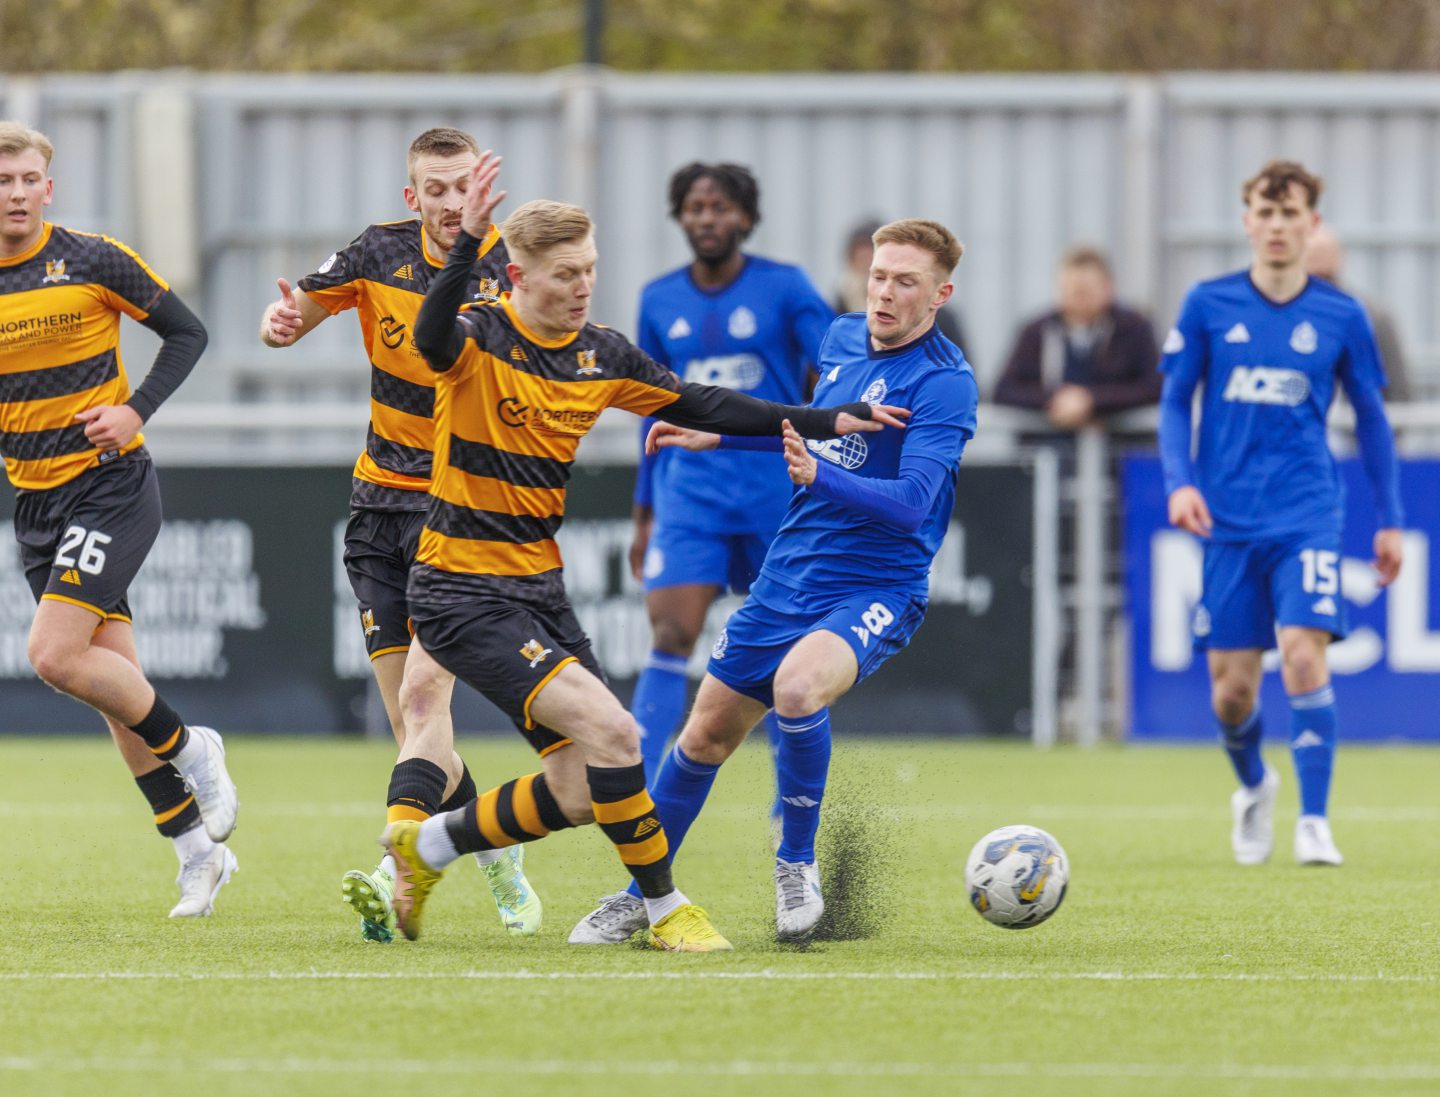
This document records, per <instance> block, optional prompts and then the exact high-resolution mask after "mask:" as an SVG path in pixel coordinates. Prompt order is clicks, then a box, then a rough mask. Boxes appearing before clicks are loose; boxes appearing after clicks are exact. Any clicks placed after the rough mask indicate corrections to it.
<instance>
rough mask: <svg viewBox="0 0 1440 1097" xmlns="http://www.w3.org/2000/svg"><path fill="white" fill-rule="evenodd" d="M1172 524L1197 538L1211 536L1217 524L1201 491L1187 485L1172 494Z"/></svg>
mask: <svg viewBox="0 0 1440 1097" xmlns="http://www.w3.org/2000/svg"><path fill="white" fill-rule="evenodd" d="M1170 524H1171V525H1172V526H1177V527H1179V528H1180V529H1183V530H1185V531H1186V532H1188V533H1193V534H1195V536H1196V537H1209V536H1210V533H1211V531H1212V530H1213V529H1214V528H1215V522H1214V519H1212V518H1211V517H1210V508H1209V507H1208V506H1206V505H1205V497H1204V496H1203V495H1201V494H1200V491H1199V489H1197V488H1193V487H1190V486H1188V485H1187V486H1186V487H1183V488H1176V489H1175V490H1174V491H1172V492H1171V493H1170Z"/></svg>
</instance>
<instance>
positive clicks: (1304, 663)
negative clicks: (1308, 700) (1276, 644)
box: [1280, 636, 1329, 690]
mask: <svg viewBox="0 0 1440 1097" xmlns="http://www.w3.org/2000/svg"><path fill="white" fill-rule="evenodd" d="M1280 659H1281V662H1282V663H1283V664H1284V668H1285V678H1286V680H1287V682H1288V683H1289V684H1290V685H1291V686H1292V687H1293V688H1298V689H1302V690H1311V689H1319V688H1320V687H1321V686H1323V685H1324V684H1325V682H1326V681H1327V679H1328V677H1329V673H1328V668H1327V667H1326V664H1325V648H1324V646H1323V645H1322V644H1321V643H1319V642H1317V641H1316V640H1314V639H1313V638H1311V637H1309V636H1305V637H1299V638H1296V639H1294V640H1290V641H1288V642H1287V643H1284V644H1283V645H1282V646H1281V651H1280Z"/></svg>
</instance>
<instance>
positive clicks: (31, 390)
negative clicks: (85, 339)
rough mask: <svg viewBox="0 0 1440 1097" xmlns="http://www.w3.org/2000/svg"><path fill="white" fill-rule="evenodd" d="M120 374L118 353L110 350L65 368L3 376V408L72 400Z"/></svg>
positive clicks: (0, 376)
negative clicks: (65, 398)
mask: <svg viewBox="0 0 1440 1097" xmlns="http://www.w3.org/2000/svg"><path fill="white" fill-rule="evenodd" d="M119 373H120V365H119V361H118V359H116V357H115V352H114V351H113V350H107V351H103V352H102V353H100V354H97V355H95V356H94V357H93V358H82V359H81V360H80V361H78V362H70V363H68V364H66V365H63V366H50V367H48V368H46V369H27V370H22V371H20V372H19V373H5V374H0V404H20V403H24V402H25V401H27V400H48V399H50V398H51V397H52V396H71V395H73V394H74V393H77V392H85V391H87V390H88V389H93V388H98V387H99V386H100V385H103V384H105V382H107V381H113V380H114V379H115V378H116V377H117V376H118V375H119Z"/></svg>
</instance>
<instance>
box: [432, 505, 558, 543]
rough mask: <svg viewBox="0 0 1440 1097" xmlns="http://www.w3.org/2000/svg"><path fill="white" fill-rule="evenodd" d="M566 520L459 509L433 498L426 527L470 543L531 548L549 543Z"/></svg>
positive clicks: (459, 507) (554, 517) (475, 509)
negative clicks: (500, 543) (479, 542)
mask: <svg viewBox="0 0 1440 1097" xmlns="http://www.w3.org/2000/svg"><path fill="white" fill-rule="evenodd" d="M561 518H562V516H561V515H559V514H552V515H550V516H549V517H546V518H536V517H533V516H531V515H522V514H501V513H500V512H499V511H494V510H480V509H478V508H476V507H462V506H456V505H455V504H454V503H447V502H445V500H443V499H440V498H437V497H435V496H431V499H430V511H429V513H428V514H427V515H426V517H425V526H426V528H428V529H432V530H434V531H435V532H436V533H442V534H444V535H445V536H446V537H460V538H464V539H465V540H468V541H500V542H503V543H506V544H511V545H529V544H533V543H535V542H536V541H549V540H552V539H553V538H554V536H555V533H556V531H557V530H559V528H560V521H561Z"/></svg>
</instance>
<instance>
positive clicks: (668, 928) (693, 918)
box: [646, 903, 734, 952]
mask: <svg viewBox="0 0 1440 1097" xmlns="http://www.w3.org/2000/svg"><path fill="white" fill-rule="evenodd" d="M646 941H648V942H649V944H650V947H651V948H658V949H663V950H664V951H666V952H729V951H730V950H731V948H733V947H734V946H733V945H731V944H730V942H729V941H727V940H725V938H724V937H722V936H720V933H719V931H718V930H717V929H716V928H715V927H714V926H712V925H711V924H710V916H709V915H708V914H706V913H705V912H704V911H703V910H701V909H700V908H699V907H697V906H696V905H695V904H694V903H686V904H685V905H684V906H683V907H679V908H677V909H675V910H672V911H671V912H670V913H669V914H667V915H665V917H664V918H661V919H660V921H658V922H656V923H655V924H654V925H653V926H651V927H650V933H649V935H648V936H647V937H646Z"/></svg>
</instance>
